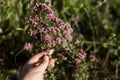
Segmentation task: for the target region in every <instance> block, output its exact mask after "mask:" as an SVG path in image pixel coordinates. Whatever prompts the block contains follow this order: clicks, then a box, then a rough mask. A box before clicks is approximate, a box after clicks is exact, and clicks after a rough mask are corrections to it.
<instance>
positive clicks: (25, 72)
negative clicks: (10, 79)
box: [19, 50, 55, 80]
mask: <svg viewBox="0 0 120 80" xmlns="http://www.w3.org/2000/svg"><path fill="white" fill-rule="evenodd" d="M53 52H54V50H48V51H44V52H41V53H38V54H36V55H34V56H33V57H32V58H31V59H29V60H28V62H27V63H26V64H25V65H24V66H23V68H22V70H21V73H20V76H19V80H44V74H45V70H46V69H47V67H48V66H51V67H54V62H55V60H54V59H50V58H49V56H50V55H52V54H53Z"/></svg>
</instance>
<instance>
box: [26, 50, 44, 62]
mask: <svg viewBox="0 0 120 80" xmlns="http://www.w3.org/2000/svg"><path fill="white" fill-rule="evenodd" d="M45 54H46V52H41V53H38V54H36V55H34V56H33V57H32V58H30V59H29V61H28V62H27V63H28V64H33V63H36V62H38V61H39V59H40V58H41V57H42V56H44V55H45Z"/></svg>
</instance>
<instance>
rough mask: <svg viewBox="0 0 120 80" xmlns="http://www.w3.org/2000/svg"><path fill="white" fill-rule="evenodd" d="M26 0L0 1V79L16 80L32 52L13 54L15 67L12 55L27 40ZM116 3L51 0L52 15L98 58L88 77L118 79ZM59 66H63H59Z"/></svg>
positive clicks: (119, 51) (119, 57) (119, 33)
mask: <svg viewBox="0 0 120 80" xmlns="http://www.w3.org/2000/svg"><path fill="white" fill-rule="evenodd" d="M30 1H32V0H0V80H15V79H17V77H16V76H17V75H18V74H19V72H18V70H19V69H20V67H21V66H22V65H23V64H24V63H25V61H26V60H28V58H29V57H30V56H32V55H33V54H34V53H33V52H30V51H22V52H21V53H20V54H19V55H18V56H17V64H18V66H19V67H17V66H16V64H15V56H16V54H17V53H18V52H19V51H21V50H22V49H23V46H24V44H25V43H26V42H27V41H29V39H30V38H29V36H28V34H27V29H28V27H29V26H28V24H27V19H28V16H29V15H30V12H31V11H30V10H31V6H32V5H31V4H30V3H29V2H30ZM35 1H36V2H40V1H43V0H35ZM119 5H120V0H74V1H73V0H52V8H53V9H54V10H55V13H56V15H57V16H59V17H60V18H61V19H63V20H64V21H66V22H69V23H70V24H71V25H72V28H73V29H74V31H75V32H74V33H73V35H74V36H75V37H76V38H78V39H80V45H82V46H83V48H84V49H85V51H86V52H87V54H94V55H96V57H97V58H98V60H99V63H98V64H95V65H94V66H92V67H93V68H91V69H90V70H89V71H88V72H89V80H115V79H116V80H118V79H120V41H119V40H120V31H119V30H120V23H119V21H120V10H119V8H120V6H119ZM58 66H59V65H58ZM63 66H64V65H63ZM61 69H64V68H63V67H62V66H61ZM67 72H69V69H68V70H67ZM58 73H61V72H60V71H59V72H58ZM63 74H64V73H63ZM63 74H60V75H63ZM57 76H58V77H60V80H61V79H62V80H63V78H61V76H59V74H58V75H57ZM68 76H69V75H68ZM63 77H64V79H65V80H67V78H66V77H65V76H63ZM71 80H73V79H71Z"/></svg>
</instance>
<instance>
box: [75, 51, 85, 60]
mask: <svg viewBox="0 0 120 80" xmlns="http://www.w3.org/2000/svg"><path fill="white" fill-rule="evenodd" d="M86 56H87V54H86V53H85V52H84V51H83V50H82V49H81V51H80V53H78V55H77V57H78V58H80V59H81V60H85V58H86Z"/></svg>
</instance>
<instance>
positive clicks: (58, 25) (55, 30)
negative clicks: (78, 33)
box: [28, 3, 73, 48]
mask: <svg viewBox="0 0 120 80" xmlns="http://www.w3.org/2000/svg"><path fill="white" fill-rule="evenodd" d="M40 11H44V12H45V17H47V18H48V19H49V20H50V22H52V23H54V24H55V26H54V27H51V26H49V25H48V24H47V23H46V22H44V20H43V19H42V16H39V15H38V13H39V12H40ZM28 23H30V24H31V25H33V26H34V29H35V27H36V26H37V25H39V24H40V25H42V26H41V27H40V30H39V33H41V34H43V35H44V41H45V43H46V46H47V48H51V47H55V46H56V45H59V44H61V42H62V41H63V40H66V41H67V42H68V43H70V42H71V41H72V35H71V33H72V32H73V29H72V28H71V26H70V24H68V23H64V22H63V20H61V19H60V18H58V17H56V16H55V14H54V11H53V10H52V9H51V8H50V7H49V6H47V5H46V4H44V3H37V4H36V5H35V6H34V7H33V9H32V14H31V16H30V17H29V19H28ZM31 29H32V28H31ZM34 29H33V30H30V32H29V33H30V36H35V35H33V33H35V32H34V31H35V30H34Z"/></svg>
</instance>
